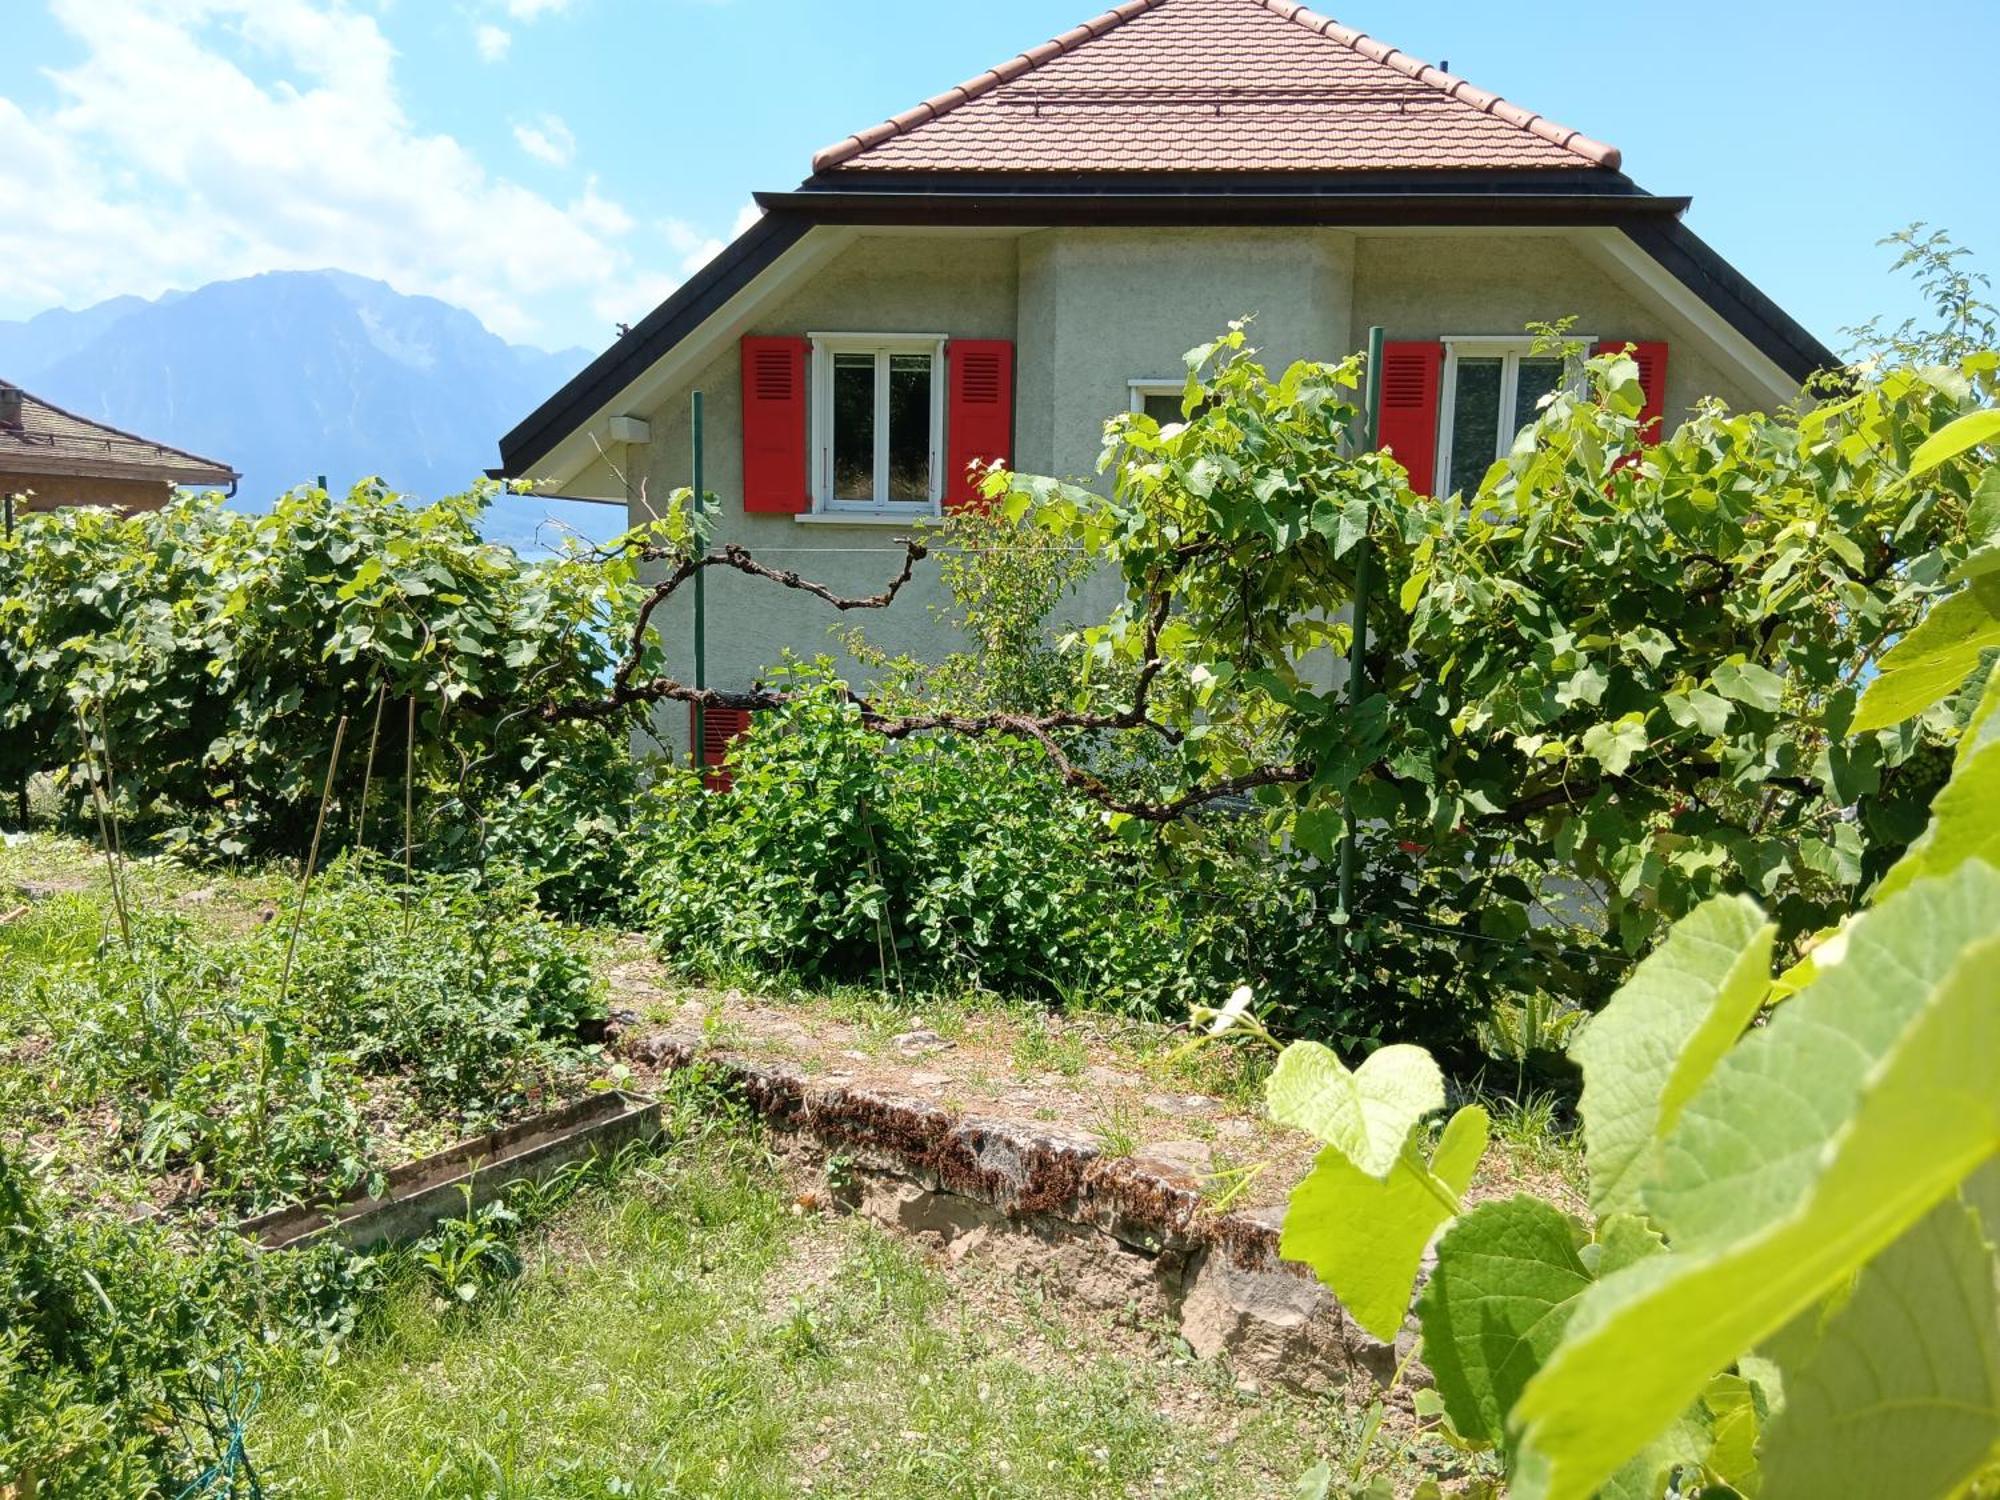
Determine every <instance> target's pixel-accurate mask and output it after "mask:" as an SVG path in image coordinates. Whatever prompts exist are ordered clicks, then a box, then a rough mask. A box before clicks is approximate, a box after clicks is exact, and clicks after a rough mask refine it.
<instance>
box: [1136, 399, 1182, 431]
mask: <svg viewBox="0 0 2000 1500" xmlns="http://www.w3.org/2000/svg"><path fill="white" fill-rule="evenodd" d="M1144 400H1145V403H1146V415H1147V416H1149V417H1151V418H1152V419H1153V420H1154V421H1155V422H1158V423H1159V424H1160V425H1161V426H1162V427H1164V426H1166V425H1167V423H1169V422H1178V421H1180V420H1181V393H1180V392H1179V391H1148V392H1147V393H1146V395H1145V397H1144Z"/></svg>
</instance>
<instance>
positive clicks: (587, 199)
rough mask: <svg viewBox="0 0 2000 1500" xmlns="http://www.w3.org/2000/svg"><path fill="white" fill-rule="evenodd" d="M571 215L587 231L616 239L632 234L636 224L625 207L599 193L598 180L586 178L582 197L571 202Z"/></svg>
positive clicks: (592, 177)
mask: <svg viewBox="0 0 2000 1500" xmlns="http://www.w3.org/2000/svg"><path fill="white" fill-rule="evenodd" d="M569 215H570V217H571V218H573V219H575V220H576V221H577V223H579V224H581V225H582V226H583V227H584V228H585V229H589V230H593V231H595V232H596V233H598V234H602V235H609V236H610V237H611V238H613V239H616V238H617V237H618V236H620V235H624V234H630V233H631V232H632V226H633V223H634V222H635V221H634V220H633V218H632V216H631V215H630V214H629V213H627V212H626V211H625V209H624V206H623V205H622V204H620V203H617V202H615V201H614V200H612V199H610V198H607V197H605V196H604V195H603V194H601V193H600V192H598V191H597V178H596V177H595V176H591V177H586V178H585V179H584V182H583V194H582V196H581V197H578V198H575V199H573V200H571V202H570V205H569Z"/></svg>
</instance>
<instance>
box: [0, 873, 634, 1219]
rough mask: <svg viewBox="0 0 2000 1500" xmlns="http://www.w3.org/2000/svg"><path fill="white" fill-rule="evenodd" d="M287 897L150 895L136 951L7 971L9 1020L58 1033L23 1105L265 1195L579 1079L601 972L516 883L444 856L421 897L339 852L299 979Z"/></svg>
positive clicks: (206, 1180) (192, 1181) (323, 1183)
mask: <svg viewBox="0 0 2000 1500" xmlns="http://www.w3.org/2000/svg"><path fill="white" fill-rule="evenodd" d="M92 915H93V916H96V915H97V914H92ZM285 916H286V920H276V921H272V922H270V923H268V924H264V925H260V926H258V927H255V928H253V929H252V930H251V931H249V932H247V933H244V934H242V935H240V936H236V937H230V936H224V935H218V934H215V933H213V932H208V931H204V930H203V929H199V928H196V927H195V926H193V925H192V924H190V923H189V922H188V921H187V920H185V919H183V918H177V917H168V916H151V915H145V914H141V915H140V916H139V917H138V918H137V919H136V920H135V923H134V927H133V939H134V946H133V948H132V949H131V950H129V951H128V950H127V949H126V948H125V947H124V945H123V943H122V942H121V941H119V940H118V939H117V938H116V937H115V936H113V937H108V938H104V939H103V940H102V941H101V942H100V943H99V944H98V945H97V947H96V950H95V952H94V953H93V954H92V955H90V956H89V957H88V958H86V959H84V960H82V961H56V962H50V963H47V964H44V965H40V966H37V967H35V968H32V969H29V970H27V971H26V972H24V973H23V974H21V975H20V976H19V977H18V978H13V977H6V976H0V1022H4V1023H6V1024H5V1030H6V1031H8V1032H19V1033H23V1034H26V1035H28V1036H32V1037H34V1038H36V1040H37V1044H38V1046H41V1045H45V1048H46V1054H45V1062H46V1066H45V1068H44V1070H43V1074H44V1076H43V1079H42V1086H41V1089H40V1091H39V1093H40V1097H38V1098H34V1099H27V1098H23V1099H21V1100H20V1101H18V1103H19V1107H20V1108H21V1110H22V1112H23V1115H24V1121H23V1123H25V1122H26V1120H27V1119H32V1118H35V1117H36V1116H43V1117H46V1118H48V1119H50V1120H51V1121H52V1122H53V1121H55V1120H60V1119H62V1118H64V1117H66V1116H68V1115H71V1114H73V1113H75V1112H96V1111H102V1112H104V1113H105V1114H108V1115H109V1116H110V1117H111V1119H112V1120H113V1121H115V1127H114V1128H115V1132H116V1138H117V1140H118V1142H119V1143H121V1144H122V1145H123V1146H124V1147H125V1148H126V1149H128V1150H129V1151H130V1152H131V1153H132V1154H133V1156H134V1158H135V1159H136V1161H137V1163H138V1164H139V1165H140V1166H141V1167H142V1168H144V1169H146V1170H147V1171H149V1172H153V1173H171V1174H174V1175H175V1176H176V1177H177V1178H178V1179H180V1180H181V1181H182V1182H183V1183H184V1184H185V1191H187V1192H189V1193H202V1192H205V1193H207V1194H208V1195H209V1197H210V1200H211V1202H212V1203H214V1204H217V1205H220V1204H235V1205H241V1206H244V1207H262V1206H268V1205H270V1204H272V1203H276V1202H281V1201H296V1200H299V1199H303V1198H307V1197H310V1196H312V1195H313V1194H315V1193H321V1192H327V1193H338V1192H340V1191H342V1190H344V1189H346V1188H348V1187H350V1186H352V1185H354V1184H355V1183H357V1182H360V1181H362V1180H364V1179H365V1178H367V1177H368V1176H369V1175H370V1174H371V1173H373V1172H376V1171H378V1170H381V1169H383V1168H385V1167H387V1166H389V1165H393V1160H392V1159H390V1157H389V1154H388V1150H387V1148H388V1147H389V1146H390V1145H391V1144H393V1143H397V1142H401V1141H402V1140H403V1138H404V1137H405V1136H406V1135H407V1134H408V1133H409V1132H410V1131H412V1130H417V1131H423V1132H436V1131H438V1130H439V1129H444V1130H447V1131H449V1132H451V1133H453V1134H456V1133H458V1132H459V1131H462V1130H470V1129H476V1128H484V1127H486V1126H489V1125H490V1124H491V1123H492V1122H493V1121H494V1120H496V1119H498V1118H499V1117H501V1116H503V1115H506V1114H509V1113H518V1112H519V1111H520V1110H521V1109H522V1108H523V1107H525V1106H527V1105H529V1104H531V1103H533V1102H535V1101H536V1100H538V1099H540V1098H543V1097H545V1096H548V1095H550V1094H552V1093H554V1092H555V1091H557V1090H558V1089H560V1088H562V1087H564V1086H565V1085H571V1084H574V1083H575V1082H576V1081H577V1080H576V1078H575V1075H576V1073H577V1071H578V1067H579V1063H580V1061H581V1049H580V1044H579V1041H578V1032H579V1029H580V1027H581V1026H582V1025H583V1023H584V1022H586V1021H587V1020H590V1019H593V1018H596V1017H598V1016H601V1015H602V993H601V986H600V984H599V982H598V980H597V979H596V978H595V976H594V974H593V972H592V970H591V967H590V962H589V954H588V951H587V950H586V949H585V948H584V947H583V946H582V944H581V943H580V942H579V940H578V939H577V937H576V936H575V935H573V934H571V933H569V932H567V931H566V930H564V929H563V928H561V927H559V926H557V925H555V924H553V923H551V922H549V921H547V920H545V919H543V918H541V917H539V916H538V915H536V914H535V913H534V911H533V910H532V908H530V907H524V906H523V904H522V901H521V898H520V895H519V892H518V891H511V890H506V889H498V890H496V889H494V888H492V887H490V886H480V885H476V884H474V883H473V882H472V881H470V880H469V879H465V878H457V877H447V876H435V877H429V878H420V879H419V881H418V883H417V884H416V885H415V886H414V887H413V888H412V890H411V891H410V892H409V894H408V896H407V898H406V896H405V893H404V892H403V891H402V890H400V889H399V888H397V887H395V886H391V885H387V884H384V883H382V882H378V881H374V880H370V879H368V878H366V877H363V876H361V875H358V874H356V873H354V872H353V871H352V870H350V869H348V868H347V867H346V866H344V865H336V867H335V868H334V869H332V870H330V871H328V872H326V873H325V874H324V875H323V876H322V877H321V879H320V880H319V881H317V882H316V883H315V885H314V887H313V890H312V892H311V894H310V897H309V899H308V903H307V909H306V912H305V917H304V921H303V923H302V925H301V929H300V940H299V945H298V950H297V954H296V958H295V960H294V962H293V963H292V964H291V966H290V971H289V977H287V971H286V963H285V957H286V951H287V949H288V947H289V944H290V936H291V934H290V922H289V920H288V919H289V916H290V914H289V913H286V914H285ZM91 925H92V926H93V927H95V929H96V930H97V931H98V932H99V933H102V931H103V928H102V924H101V920H96V921H93V922H92V924H91Z"/></svg>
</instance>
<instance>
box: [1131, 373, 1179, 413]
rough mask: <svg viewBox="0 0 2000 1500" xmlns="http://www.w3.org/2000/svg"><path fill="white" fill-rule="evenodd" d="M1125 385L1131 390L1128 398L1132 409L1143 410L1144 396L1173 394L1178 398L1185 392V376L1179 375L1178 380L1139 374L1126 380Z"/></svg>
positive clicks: (1144, 404) (1144, 406) (1144, 407)
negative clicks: (1139, 375)
mask: <svg viewBox="0 0 2000 1500" xmlns="http://www.w3.org/2000/svg"><path fill="white" fill-rule="evenodd" d="M1125 385H1126V387H1127V389H1128V390H1129V391H1130V392H1131V396H1130V398H1129V399H1130V401H1131V406H1132V410H1133V411H1135V412H1143V411H1144V410H1145V409H1146V398H1147V397H1148V396H1173V397H1175V398H1176V399H1178V398H1179V397H1181V396H1184V395H1186V394H1187V377H1186V376H1185V375H1183V376H1181V377H1180V378H1179V379H1178V380H1175V379H1172V378H1171V377H1166V376H1162V377H1158V378H1155V377H1153V376H1141V377H1139V378H1138V379H1136V380H1128V381H1126V382H1125Z"/></svg>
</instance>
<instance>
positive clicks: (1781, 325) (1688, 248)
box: [1623, 218, 1846, 385]
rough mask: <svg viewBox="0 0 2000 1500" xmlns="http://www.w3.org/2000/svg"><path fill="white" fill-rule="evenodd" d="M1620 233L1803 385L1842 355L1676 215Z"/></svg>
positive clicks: (1837, 363) (1839, 361)
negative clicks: (1754, 283)
mask: <svg viewBox="0 0 2000 1500" xmlns="http://www.w3.org/2000/svg"><path fill="white" fill-rule="evenodd" d="M1623 228H1624V230H1625V234H1626V236H1627V237H1628V238H1629V239H1630V240H1631V241H1632V242H1633V243H1634V244H1635V245H1637V246H1638V247H1639V248H1640V249H1641V250H1644V251H1645V252H1646V253H1647V254H1648V255H1650V256H1652V257H1653V259H1654V260H1656V261H1658V262H1659V263H1660V265H1662V266H1663V267H1665V268H1666V270H1667V271H1668V272H1670V273H1671V274H1672V275H1673V277H1674V278H1675V279H1676V280H1677V281H1679V282H1680V283H1681V285H1683V286H1685V287H1686V288H1687V289H1688V290H1689V291H1691V292H1693V293H1694V294H1695V295H1696V296H1697V297H1699V298H1701V300H1702V301H1703V302H1705V303H1707V304H1708V306H1709V307H1710V308H1712V309H1713V310H1714V311H1715V313H1716V315H1717V316H1718V317H1720V318H1721V319H1722V320H1723V321H1724V322H1726V323H1727V324H1729V326H1730V327H1732V328H1734V329H1735V330H1736V331H1737V332H1738V333H1740V334H1742V335H1743V336H1744V337H1745V338H1746V339H1748V340H1749V341H1750V342H1751V343H1752V344H1755V345H1756V346H1757V348H1758V350H1759V351H1760V352H1761V353H1762V354H1763V355H1764V356H1765V357H1766V358H1767V359H1769V360H1770V361H1771V362H1772V363H1773V364H1775V365H1776V366H1777V367H1778V368H1779V369H1781V370H1783V371H1784V372H1785V373H1786V374H1787V375H1788V376H1790V377H1791V378H1792V379H1794V380H1796V381H1798V382H1799V383H1800V384H1801V385H1804V384H1805V382H1806V381H1807V379H1809V378H1810V377H1811V376H1813V375H1814V374H1817V373H1818V372H1820V371H1822V370H1838V369H1841V368H1842V367H1843V366H1844V365H1845V363H1846V361H1844V360H1842V359H1840V358H1839V357H1838V356H1837V355H1835V354H1834V352H1833V351H1832V350H1831V349H1829V348H1827V347H1826V345H1825V344H1823V343H1821V342H1820V341H1819V340H1818V339H1817V338H1816V337H1814V336H1813V335H1812V334H1811V333H1809V332H1808V331H1807V330H1806V328H1805V326H1804V325H1803V324H1802V323H1800V322H1799V321H1798V319H1796V318H1794V317H1793V316H1792V315H1791V314H1790V313H1788V312H1786V311H1785V310H1784V309H1783V308H1782V307H1780V306H1778V304H1777V303H1775V302H1773V301H1772V300H1771V299H1770V298H1769V297H1767V296H1766V295H1765V294H1764V293H1763V292H1761V291H1759V290H1758V289H1757V287H1756V286H1755V285H1753V284H1752V283H1751V281H1750V279H1749V278H1748V277H1747V276H1745V275H1744V274H1743V273H1742V272H1741V271H1739V270H1737V269H1736V268H1735V267H1734V266H1732V265H1731V264H1729V262H1728V261H1726V260H1724V259H1723V258H1722V257H1721V256H1720V255H1719V254H1717V253H1716V251H1715V250H1714V249H1713V248H1712V247H1711V246H1710V245H1709V244H1708V243H1707V242H1706V241H1705V240H1703V239H1702V238H1701V236H1700V235H1698V234H1696V233H1695V232H1694V231H1693V230H1692V229H1689V228H1688V227H1687V225H1685V224H1683V223H1682V222H1681V221H1680V220H1679V219H1677V218H1676V219H1661V220H1654V221H1649V222H1645V223H1634V224H1627V225H1624V226H1623Z"/></svg>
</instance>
